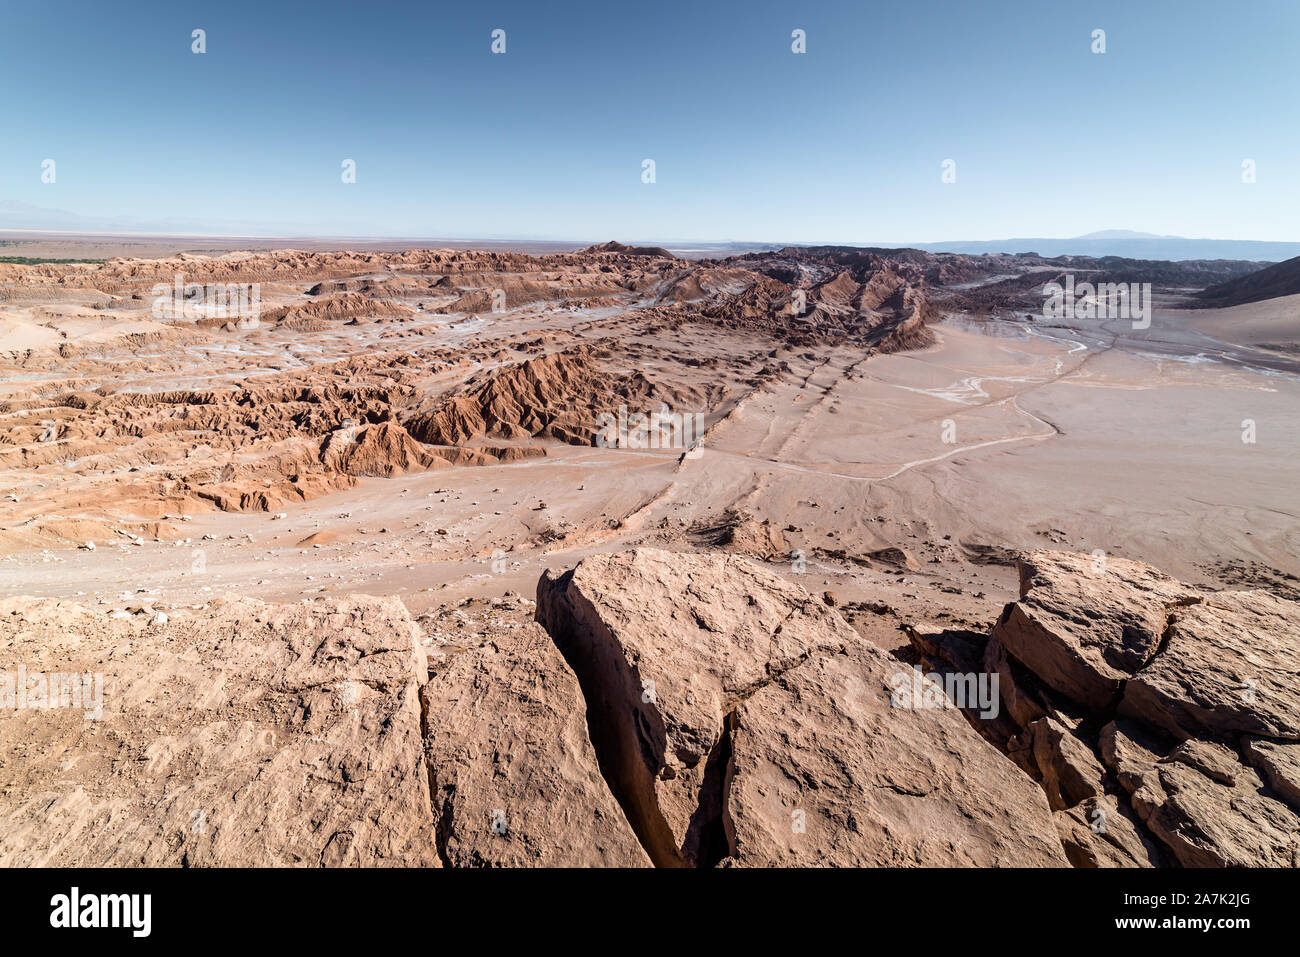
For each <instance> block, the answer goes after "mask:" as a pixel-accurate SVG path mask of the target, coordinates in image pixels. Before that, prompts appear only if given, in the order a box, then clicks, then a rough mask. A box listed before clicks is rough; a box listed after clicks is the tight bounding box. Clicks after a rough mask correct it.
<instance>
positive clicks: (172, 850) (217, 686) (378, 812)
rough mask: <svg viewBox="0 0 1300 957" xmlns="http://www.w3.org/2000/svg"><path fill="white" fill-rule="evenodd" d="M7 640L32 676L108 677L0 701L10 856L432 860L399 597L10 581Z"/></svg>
mask: <svg viewBox="0 0 1300 957" xmlns="http://www.w3.org/2000/svg"><path fill="white" fill-rule="evenodd" d="M0 649H2V652H0V654H2V655H3V657H2V658H0V673H4V674H5V675H6V677H8V676H9V675H12V674H17V673H19V672H18V669H19V668H20V667H21V668H23V669H24V670H23V672H22V674H23V675H24V677H25V678H26V679H27V683H28V685H29V690H30V689H34V688H38V687H40V684H39V683H38V682H36V681H35V679H34V678H33V676H34V675H36V674H38V673H39V674H42V675H50V674H77V675H82V674H90V675H92V676H94V675H100V676H101V678H100V679H99V680H100V681H101V684H100V685H99V687H100V689H101V691H102V697H101V699H100V703H101V704H102V712H101V713H100V715H99V716H98V717H95V716H93V715H89V714H88V713H87V712H88V711H89V710H90V709H89V708H87V696H84V695H83V696H82V697H81V698H80V700H79V704H80V705H81V706H80V707H59V708H54V709H51V708H50V707H48V703H49V702H48V698H47V699H46V705H47V706H44V707H43V706H42V705H41V704H39V703H37V704H33V703H32V699H31V698H30V697H29V698H28V699H27V705H28V706H27V707H23V708H16V709H15V710H14V711H12V712H11V713H9V714H8V716H6V717H5V718H4V720H3V721H0V740H2V741H3V744H2V746H0V754H3V755H4V757H3V759H2V760H3V766H2V769H0V863H3V864H4V865H6V866H14V865H23V866H33V865H37V866H89V865H94V866H110V867H125V866H223V867H226V866H249V865H257V866H270V865H275V866H295V865H296V866H317V865H321V866H367V865H421V866H437V864H438V863H439V862H438V858H437V855H436V853H435V852H434V843H433V827H432V816H431V814H430V804H429V790H428V778H427V775H426V774H425V773H424V764H423V761H422V758H421V750H422V739H421V724H420V704H419V697H418V693H419V687H420V685H421V684H422V683H423V682H424V680H425V661H424V656H423V654H422V653H421V651H420V649H419V646H418V644H417V641H416V636H415V631H414V626H413V624H412V622H411V619H410V617H409V616H408V615H407V613H406V609H405V608H403V607H402V604H401V603H400V602H399V601H397V600H396V599H380V598H367V597H362V596H353V597H350V598H345V599H328V600H319V601H316V602H314V603H312V604H310V605H266V604H263V603H261V602H257V601H251V600H247V599H241V600H234V601H225V602H218V603H216V604H215V605H213V606H212V607H211V608H209V609H207V610H206V611H204V612H203V613H200V614H195V615H192V616H189V617H180V616H177V617H176V618H175V619H173V620H171V621H166V622H163V621H160V620H157V619H155V620H153V621H152V623H149V622H147V621H146V620H145V616H132V617H128V618H109V617H108V616H106V615H104V614H102V613H98V612H93V611H88V610H86V609H84V608H80V607H78V606H74V605H68V604H65V603H62V602H56V601H53V600H41V601H33V600H30V599H10V600H7V601H5V602H3V603H2V604H0ZM90 684H91V686H92V689H93V686H94V679H93V678H92V681H91V682H90ZM2 697H4V696H3V695H0V698H2ZM67 701H68V702H69V703H70V702H71V701H72V699H71V695H70V694H69V696H68V698H67ZM92 703H93V702H92ZM5 704H6V707H15V703H14V702H12V701H9V700H6V701H5Z"/></svg>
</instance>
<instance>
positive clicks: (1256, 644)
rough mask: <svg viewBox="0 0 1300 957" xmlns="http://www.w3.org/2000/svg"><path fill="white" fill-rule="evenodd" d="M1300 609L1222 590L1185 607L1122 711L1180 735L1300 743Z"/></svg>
mask: <svg viewBox="0 0 1300 957" xmlns="http://www.w3.org/2000/svg"><path fill="white" fill-rule="evenodd" d="M1298 661H1300V605H1297V604H1296V603H1295V602H1291V601H1284V600H1283V599H1281V598H1276V597H1274V596H1273V595H1270V594H1269V593H1267V592H1263V591H1243V592H1217V593H1213V594H1210V595H1207V596H1206V599H1205V601H1204V602H1202V603H1201V604H1198V605H1194V606H1192V607H1189V608H1181V609H1178V611H1177V612H1176V613H1175V614H1174V616H1173V618H1172V621H1171V624H1170V626H1169V634H1168V641H1167V644H1166V646H1165V648H1164V649H1163V650H1162V651H1161V653H1160V654H1159V655H1157V656H1156V657H1155V659H1154V660H1153V661H1152V662H1151V663H1150V665H1149V666H1148V667H1146V668H1144V669H1143V670H1142V671H1141V672H1140V673H1139V674H1137V675H1135V676H1134V677H1133V679H1132V680H1131V681H1129V682H1128V684H1127V686H1126V688H1125V692H1124V700H1123V702H1122V703H1121V705H1120V711H1121V713H1123V714H1125V715H1129V716H1132V717H1136V718H1140V719H1141V720H1143V721H1146V722H1148V723H1149V724H1152V725H1155V726H1156V727H1159V728H1163V729H1165V730H1166V731H1168V732H1169V733H1170V734H1173V735H1174V736H1175V737H1189V736H1198V737H1203V736H1211V737H1212V736H1216V735H1224V734H1232V733H1238V732H1246V733H1249V734H1257V735H1262V736H1265V737H1271V738H1285V739H1290V740H1295V739H1300V683H1298V682H1297V680H1296V677H1297V673H1298V672H1300V665H1297V662H1298Z"/></svg>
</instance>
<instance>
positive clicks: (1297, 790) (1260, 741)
mask: <svg viewBox="0 0 1300 957" xmlns="http://www.w3.org/2000/svg"><path fill="white" fill-rule="evenodd" d="M1244 751H1245V754H1246V760H1247V761H1249V762H1250V763H1251V764H1252V765H1254V766H1255V767H1256V768H1258V769H1259V770H1260V771H1261V772H1262V773H1263V775H1264V777H1265V779H1266V780H1267V781H1268V783H1269V786H1270V787H1271V788H1273V790H1274V791H1276V792H1277V794H1278V797H1280V798H1282V800H1284V801H1286V802H1287V803H1288V804H1290V805H1291V806H1292V807H1293V808H1295V809H1296V810H1300V743H1295V742H1291V741H1270V740H1268V739H1267V738H1246V740H1245V747H1244Z"/></svg>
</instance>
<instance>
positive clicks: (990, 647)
mask: <svg viewBox="0 0 1300 957" xmlns="http://www.w3.org/2000/svg"><path fill="white" fill-rule="evenodd" d="M983 667H984V671H986V672H987V673H988V674H990V675H997V676H998V693H999V694H1000V695H1001V697H1002V710H1003V711H1005V712H1006V713H1007V714H1008V715H1009V716H1010V717H1011V719H1012V720H1013V721H1015V722H1016V724H1018V725H1020V727H1022V728H1028V727H1029V726H1030V725H1031V724H1033V723H1034V722H1035V721H1037V720H1038V719H1039V718H1041V717H1043V716H1045V715H1046V714H1047V712H1048V710H1049V709H1050V707H1051V705H1050V703H1049V702H1047V701H1046V700H1044V697H1043V696H1042V694H1041V693H1039V689H1038V688H1037V687H1036V686H1037V684H1038V682H1037V681H1036V680H1035V679H1034V678H1033V676H1032V675H1030V674H1029V673H1028V672H1027V671H1024V670H1023V668H1021V667H1019V666H1018V663H1017V662H1014V661H1012V660H1011V657H1010V656H1009V655H1008V654H1007V650H1006V649H1005V648H1004V647H1002V642H1001V641H999V640H998V638H997V636H996V635H995V636H993V637H991V638H989V640H988V643H987V644H986V645H985V646H984V660H983Z"/></svg>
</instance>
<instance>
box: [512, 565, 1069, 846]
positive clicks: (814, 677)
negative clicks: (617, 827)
mask: <svg viewBox="0 0 1300 957" xmlns="http://www.w3.org/2000/svg"><path fill="white" fill-rule="evenodd" d="M537 617H538V620H539V621H540V622H541V623H542V624H543V625H544V626H545V627H546V628H547V630H548V631H549V632H550V633H551V635H552V637H553V638H554V639H555V641H556V643H557V645H558V646H559V647H560V648H561V650H562V651H563V652H564V654H565V657H566V659H567V660H568V661H569V662H570V664H571V665H572V666H573V668H574V670H575V671H576V672H577V674H578V676H579V680H580V681H581V683H582V687H583V690H584V692H585V694H586V697H587V703H588V708H589V709H590V712H591V716H592V717H591V725H592V732H593V740H594V742H595V745H596V749H597V752H598V753H599V754H600V755H601V764H602V768H603V769H604V770H605V773H606V777H607V779H609V780H610V783H611V787H612V788H613V790H614V792H615V794H616V795H617V796H618V797H619V799H620V802H621V803H622V805H623V807H624V808H625V809H626V810H627V813H628V818H629V820H630V821H631V822H632V824H633V826H634V828H636V830H637V833H638V835H639V836H640V838H641V841H642V844H643V845H644V846H645V847H646V849H647V850H648V852H649V853H650V855H651V857H652V858H653V859H654V860H655V861H656V863H658V864H661V865H681V864H686V865H691V864H696V865H699V864H713V863H717V862H718V861H720V860H726V861H727V862H728V863H729V864H742V865H761V864H776V863H782V864H801V863H808V864H814V863H815V864H863V865H865V864H886V863H892V864H945V863H948V864H974V865H980V864H995V863H996V864H1023V865H1037V864H1060V863H1064V860H1065V859H1064V856H1063V852H1062V850H1061V845H1060V843H1059V839H1058V837H1057V835H1056V830H1055V826H1054V825H1053V823H1052V821H1051V818H1050V815H1049V812H1048V808H1047V805H1046V801H1045V799H1044V798H1043V795H1042V792H1041V791H1040V790H1039V789H1038V788H1037V787H1036V786H1035V785H1034V784H1033V782H1032V781H1030V780H1029V779H1028V778H1026V777H1024V776H1023V775H1022V774H1021V773H1020V772H1019V771H1017V770H1016V769H1015V768H1014V766H1013V765H1011V764H1010V763H1009V762H1008V761H1007V760H1006V759H1005V758H1003V757H1002V756H1001V755H1000V754H998V753H997V752H996V751H995V750H994V749H993V748H992V747H991V746H990V745H988V744H987V743H985V742H984V741H983V740H982V739H980V737H979V736H978V735H977V734H976V733H975V732H974V731H973V730H972V729H971V728H970V727H969V725H967V724H966V722H965V720H964V719H963V718H962V717H961V715H960V714H959V713H958V712H957V711H956V710H955V709H954V708H952V707H950V706H949V707H944V706H936V707H915V708H913V707H898V708H895V707H892V706H891V689H892V688H893V687H894V684H893V678H894V676H895V675H897V674H898V673H900V672H903V671H907V670H908V669H905V668H903V667H902V666H901V665H900V664H899V663H898V662H896V661H894V660H893V659H891V658H890V657H889V656H887V655H886V654H885V653H884V652H882V651H880V650H878V649H876V648H875V647H874V646H872V645H870V644H868V643H866V642H864V641H862V640H861V639H860V638H859V637H858V636H857V635H856V633H854V632H853V631H852V629H850V628H849V627H848V626H847V625H846V624H845V623H844V621H843V619H841V618H840V617H839V616H838V614H837V613H835V612H834V611H833V610H831V609H829V608H827V607H826V606H825V605H824V604H822V603H821V602H820V601H818V600H816V599H814V598H813V597H812V596H810V595H808V594H807V593H806V592H804V591H803V590H802V589H800V588H798V587H797V586H795V585H792V584H790V583H788V582H786V581H784V580H782V579H780V578H778V577H777V576H775V575H772V574H770V573H768V572H766V571H764V570H762V569H760V568H758V567H757V566H755V565H753V564H751V563H749V562H747V561H745V560H743V559H740V558H737V557H735V556H718V555H687V554H673V553H669V552H662V551H657V550H650V549H638V550H636V551H633V552H625V553H622V554H617V555H598V556H595V557H592V558H588V559H586V560H585V561H583V562H582V563H581V564H579V565H578V566H577V568H576V569H574V570H572V571H570V572H565V573H562V574H561V573H555V572H548V573H547V574H546V575H545V576H544V577H543V578H542V580H541V581H540V582H539V583H538V604H537ZM909 673H910V672H909ZM939 696H940V698H942V692H940V693H939ZM945 703H946V700H945Z"/></svg>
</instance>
